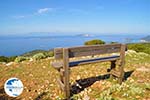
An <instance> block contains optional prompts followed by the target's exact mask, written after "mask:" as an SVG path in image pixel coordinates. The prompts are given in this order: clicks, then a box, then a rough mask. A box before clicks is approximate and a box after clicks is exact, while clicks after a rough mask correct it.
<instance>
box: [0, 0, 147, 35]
mask: <svg viewBox="0 0 150 100" xmlns="http://www.w3.org/2000/svg"><path fill="white" fill-rule="evenodd" d="M28 32H70V33H71V32H91V33H109V34H112V33H146V34H149V33H150V0H0V34H23V33H28Z"/></svg>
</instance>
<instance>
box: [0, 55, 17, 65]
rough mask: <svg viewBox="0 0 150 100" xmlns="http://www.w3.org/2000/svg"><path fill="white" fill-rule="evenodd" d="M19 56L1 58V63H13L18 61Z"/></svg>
mask: <svg viewBox="0 0 150 100" xmlns="http://www.w3.org/2000/svg"><path fill="white" fill-rule="evenodd" d="M16 57H17V56H11V57H5V56H0V62H6V63H8V62H11V61H14V60H15V59H16Z"/></svg>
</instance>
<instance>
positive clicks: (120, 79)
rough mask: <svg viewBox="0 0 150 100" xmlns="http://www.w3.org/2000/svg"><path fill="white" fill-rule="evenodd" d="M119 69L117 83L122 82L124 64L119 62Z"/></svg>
mask: <svg viewBox="0 0 150 100" xmlns="http://www.w3.org/2000/svg"><path fill="white" fill-rule="evenodd" d="M119 71H120V76H119V80H118V81H119V84H122V82H123V80H124V64H121V65H120V66H119Z"/></svg>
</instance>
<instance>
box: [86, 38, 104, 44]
mask: <svg viewBox="0 0 150 100" xmlns="http://www.w3.org/2000/svg"><path fill="white" fill-rule="evenodd" d="M101 44H105V42H104V41H102V40H97V39H96V40H90V41H86V42H85V43H84V45H101Z"/></svg>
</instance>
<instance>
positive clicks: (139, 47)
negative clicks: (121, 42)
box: [128, 43, 150, 54]
mask: <svg viewBox="0 0 150 100" xmlns="http://www.w3.org/2000/svg"><path fill="white" fill-rule="evenodd" d="M128 49H131V50H134V51H136V52H144V53H147V54H150V43H137V44H128Z"/></svg>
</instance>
